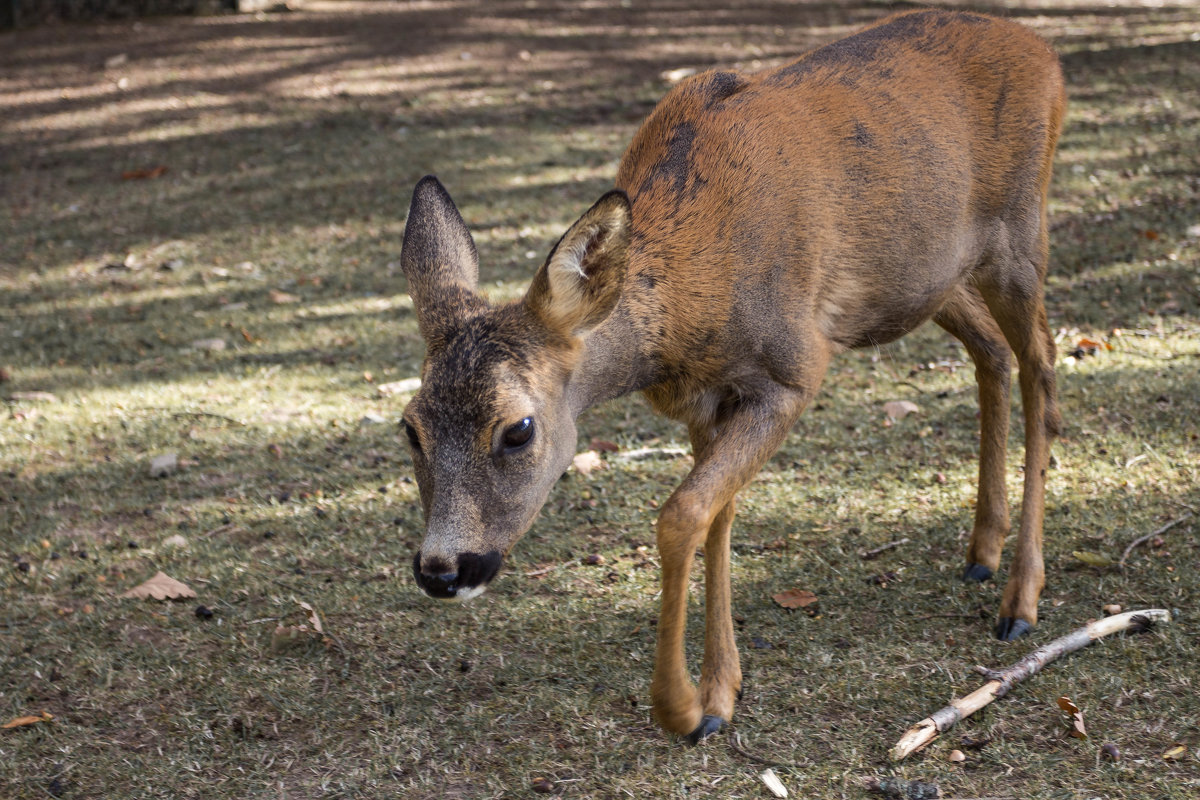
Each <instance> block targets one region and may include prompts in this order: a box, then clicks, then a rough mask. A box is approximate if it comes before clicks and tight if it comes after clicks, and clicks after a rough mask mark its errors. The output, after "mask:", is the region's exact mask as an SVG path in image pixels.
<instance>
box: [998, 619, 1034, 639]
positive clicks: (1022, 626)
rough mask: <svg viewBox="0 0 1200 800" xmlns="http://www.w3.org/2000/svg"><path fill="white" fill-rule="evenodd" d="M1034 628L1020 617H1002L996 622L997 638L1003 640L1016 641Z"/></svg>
mask: <svg viewBox="0 0 1200 800" xmlns="http://www.w3.org/2000/svg"><path fill="white" fill-rule="evenodd" d="M1031 630H1033V626H1032V625H1030V624H1029V623H1028V622H1026V621H1025V620H1023V619H1021V618H1020V617H1001V618H1000V620H999V621H998V622H997V623H996V638H997V639H999V640H1000V641H1002V642H1015V641H1016V640H1017V639H1020V638H1021V637H1022V636H1024V635H1025V634H1027V633H1029V632H1030V631H1031Z"/></svg>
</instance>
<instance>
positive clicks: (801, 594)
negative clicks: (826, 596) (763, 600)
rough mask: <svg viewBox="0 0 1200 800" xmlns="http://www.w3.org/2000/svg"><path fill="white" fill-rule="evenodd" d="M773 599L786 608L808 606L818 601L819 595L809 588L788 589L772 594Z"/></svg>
mask: <svg viewBox="0 0 1200 800" xmlns="http://www.w3.org/2000/svg"><path fill="white" fill-rule="evenodd" d="M771 599H772V600H774V601H775V602H776V603H778V604H779V605H781V606H783V607H784V608H807V607H809V606H811V605H814V604H815V603H816V602H817V596H816V595H815V594H813V593H812V592H810V591H808V590H807V589H788V590H787V591H783V592H780V593H779V594H773V595H771Z"/></svg>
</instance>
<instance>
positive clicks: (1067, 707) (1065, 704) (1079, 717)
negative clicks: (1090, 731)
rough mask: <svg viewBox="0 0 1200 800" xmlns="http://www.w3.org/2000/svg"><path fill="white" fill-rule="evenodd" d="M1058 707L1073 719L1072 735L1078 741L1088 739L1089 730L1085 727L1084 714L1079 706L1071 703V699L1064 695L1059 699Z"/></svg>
mask: <svg viewBox="0 0 1200 800" xmlns="http://www.w3.org/2000/svg"><path fill="white" fill-rule="evenodd" d="M1058 707H1059V708H1061V709H1062V710H1063V713H1065V714H1066V715H1067V716H1068V717H1070V719H1071V735H1072V736H1074V737H1075V738H1076V739H1086V738H1087V730H1085V729H1084V727H1083V712H1082V711H1080V710H1079V706H1077V705H1075V704H1074V703H1072V702H1071V698H1069V697H1067V696H1066V695H1063V696H1062V697H1060V698H1058Z"/></svg>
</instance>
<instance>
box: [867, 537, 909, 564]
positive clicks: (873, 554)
mask: <svg viewBox="0 0 1200 800" xmlns="http://www.w3.org/2000/svg"><path fill="white" fill-rule="evenodd" d="M902 544H908V538H907V537H906V538H904V539H897V540H896V541H894V542H888V543H887V544H885V545H880V546H879V547H876V548H875V549H874V550H863V551H861V552H860V553H859V554H858V557H859V558H861V559H862V560H863V561H872V560H874V559H876V558H879V556H880V555H882V554H883V553H886V552H887V551H888V550H892V549H894V548H897V547H899V546H900V545H902Z"/></svg>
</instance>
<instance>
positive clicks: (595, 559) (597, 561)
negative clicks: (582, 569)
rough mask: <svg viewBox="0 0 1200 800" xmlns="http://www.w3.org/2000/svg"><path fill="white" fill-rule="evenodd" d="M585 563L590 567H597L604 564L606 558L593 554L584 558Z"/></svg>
mask: <svg viewBox="0 0 1200 800" xmlns="http://www.w3.org/2000/svg"><path fill="white" fill-rule="evenodd" d="M583 563H584V564H587V565H588V566H589V567H597V566H599V565H601V564H603V563H604V556H602V555H600V554H599V553H592V554H591V555H589V556H584V559H583Z"/></svg>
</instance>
